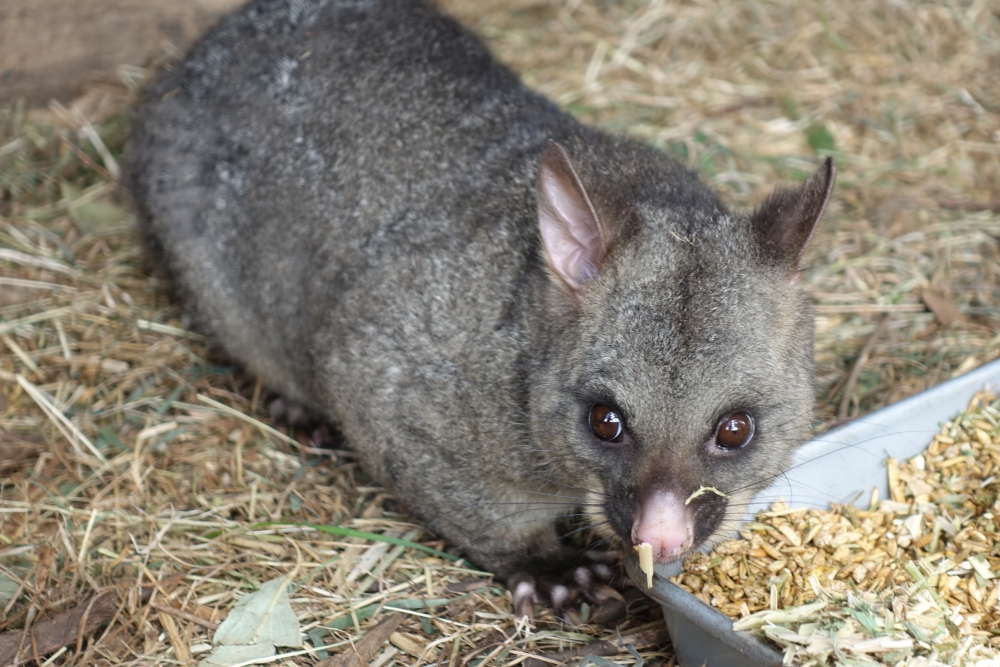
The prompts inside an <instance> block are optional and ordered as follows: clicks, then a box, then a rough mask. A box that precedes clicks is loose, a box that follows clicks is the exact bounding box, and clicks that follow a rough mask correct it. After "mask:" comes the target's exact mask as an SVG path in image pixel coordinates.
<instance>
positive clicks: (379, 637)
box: [316, 614, 403, 667]
mask: <svg viewBox="0 0 1000 667" xmlns="http://www.w3.org/2000/svg"><path fill="white" fill-rule="evenodd" d="M402 622H403V614H391V615H389V616H386V617H385V618H384V619H382V620H381V621H379V624H378V625H376V626H375V627H374V628H372V629H371V630H369V631H368V632H366V633H365V636H364V637H362V638H361V639H360V641H358V642H356V643H354V644H353V645H352V646H348V647H347V648H346V649H344V651H343V652H342V653H339V654H337V655H335V656H333V657H332V658H327V659H326V660H321V661H320V662H319V663H318V664H317V665H316V667H364V665H367V664H368V663H369V662H371V660H372V658H374V657H375V654H376V653H378V650H379V649H380V648H382V646H383V645H384V644H385V643H386V642H387V641H388V640H389V636H390V635H391V634H392V633H394V632H395V631H396V628H398V627H399V624H400V623H402Z"/></svg>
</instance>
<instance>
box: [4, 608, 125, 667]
mask: <svg viewBox="0 0 1000 667" xmlns="http://www.w3.org/2000/svg"><path fill="white" fill-rule="evenodd" d="M117 606H118V604H117V601H116V599H115V595H114V593H110V592H109V593H102V594H101V595H98V596H97V597H94V598H91V599H90V600H89V601H88V602H85V603H83V604H81V605H78V606H76V607H73V608H72V609H68V610H66V611H64V612H62V613H61V614H57V615H55V616H53V617H52V618H50V619H48V620H44V621H39V622H37V623H35V624H34V626H32V628H31V635H30V638H27V637H23V636H22V635H23V634H24V633H23V632H22V631H21V630H14V631H11V632H5V633H3V634H0V667H4V666H5V665H11V664H13V663H14V661H15V659H16V658H17V653H18V648H19V647H23V646H32V645H34V647H37V652H38V655H39V656H45V655H48V654H49V653H52V652H53V651H56V650H58V649H60V648H62V647H63V646H70V645H75V644H76V643H77V641H78V638H79V637H80V636H81V635H88V634H90V633H91V632H93V631H94V630H96V629H97V628H99V627H100V626H102V625H104V624H105V623H107V622H108V621H110V620H111V618H112V617H113V616H114V615H115V609H116V608H117Z"/></svg>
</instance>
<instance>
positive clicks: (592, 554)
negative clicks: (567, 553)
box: [508, 550, 627, 625]
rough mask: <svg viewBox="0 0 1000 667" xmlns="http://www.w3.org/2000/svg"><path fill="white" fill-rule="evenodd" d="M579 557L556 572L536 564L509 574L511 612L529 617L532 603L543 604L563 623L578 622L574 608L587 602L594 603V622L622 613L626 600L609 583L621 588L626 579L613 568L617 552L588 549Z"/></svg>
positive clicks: (531, 611)
mask: <svg viewBox="0 0 1000 667" xmlns="http://www.w3.org/2000/svg"><path fill="white" fill-rule="evenodd" d="M582 558H583V562H582V563H579V564H577V565H573V566H570V567H566V568H564V569H563V571H562V572H561V573H560V574H556V573H554V572H552V571H551V570H550V568H546V567H544V566H541V567H538V566H536V567H534V568H531V567H529V568H525V569H523V570H521V571H519V572H518V573H517V574H515V575H513V576H512V577H510V578H509V579H508V586H509V587H510V591H511V595H512V596H513V598H514V613H515V614H516V615H517V616H528V617H529V618H533V617H534V605H536V604H547V605H550V606H551V607H552V608H553V609H554V610H555V612H556V615H557V616H559V617H560V618H562V619H563V620H565V621H566V622H568V623H570V624H571V625H580V624H581V618H580V613H579V611H578V607H579V605H580V603H581V602H583V601H587V602H589V603H591V604H592V605H594V606H595V610H594V613H593V615H592V620H594V621H595V622H609V621H612V620H614V619H617V618H619V617H620V616H621V615H622V614H623V613H624V612H625V607H626V602H625V598H624V597H623V596H622V594H621V593H620V592H619V591H618V590H616V589H615V588H614V587H613V586H612V583H613V582H614V583H618V585H619V586H620V587H622V588H624V586H626V585H627V578H626V577H624V576H623V575H622V574H621V572H620V568H616V567H615V566H616V565H617V562H618V560H619V558H618V555H617V554H614V553H610V552H600V551H594V550H588V551H585V552H584V554H583V556H582ZM574 560H580V559H579V558H576V559H574ZM564 562H565V561H564ZM616 570H617V574H618V576H616Z"/></svg>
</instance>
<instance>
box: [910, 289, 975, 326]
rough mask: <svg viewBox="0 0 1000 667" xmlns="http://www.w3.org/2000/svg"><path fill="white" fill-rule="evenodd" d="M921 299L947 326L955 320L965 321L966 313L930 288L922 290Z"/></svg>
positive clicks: (940, 321) (939, 320)
mask: <svg viewBox="0 0 1000 667" xmlns="http://www.w3.org/2000/svg"><path fill="white" fill-rule="evenodd" d="M920 300H921V301H923V302H924V305H925V306H927V309H928V310H930V311H931V312H932V313H934V317H935V318H936V319H937V321H938V323H939V324H940V325H941V326H943V327H946V326H948V325H949V324H951V323H953V322H964V321H965V319H966V318H965V315H963V314H962V311H960V310H959V309H958V306H956V305H955V304H954V303H952V302H951V301H949V300H948V299H946V298H944V297H943V296H941V295H940V294H937V293H935V292H933V291H931V290H929V289H923V290H920Z"/></svg>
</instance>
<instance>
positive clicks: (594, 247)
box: [538, 144, 605, 292]
mask: <svg viewBox="0 0 1000 667" xmlns="http://www.w3.org/2000/svg"><path fill="white" fill-rule="evenodd" d="M538 227H539V230H540V231H541V234H542V243H543V244H544V246H545V253H546V256H547V258H548V260H549V263H550V264H551V266H552V268H553V270H554V271H555V272H556V274H557V275H558V276H559V277H560V278H561V279H562V280H563V282H565V283H566V284H567V285H568V286H569V287H570V289H572V290H573V291H574V292H577V291H579V289H580V288H581V287H582V286H583V284H584V283H586V282H587V281H589V280H593V279H594V278H595V277H596V276H597V271H598V268H599V266H600V263H601V260H602V259H603V255H604V252H605V248H604V239H603V238H602V235H601V225H600V221H599V220H598V218H597V213H596V212H595V211H594V207H593V205H592V204H591V202H590V199H589V197H588V196H587V192H586V191H585V190H584V189H583V184H582V183H581V182H580V178H579V176H577V174H576V171H575V170H574V169H573V165H572V164H571V163H570V161H569V156H568V155H567V154H566V151H565V149H563V147H562V146H560V145H559V144H552V146H550V147H549V149H548V150H547V151H546V152H545V155H544V156H543V157H542V162H541V165H540V166H539V168H538Z"/></svg>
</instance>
